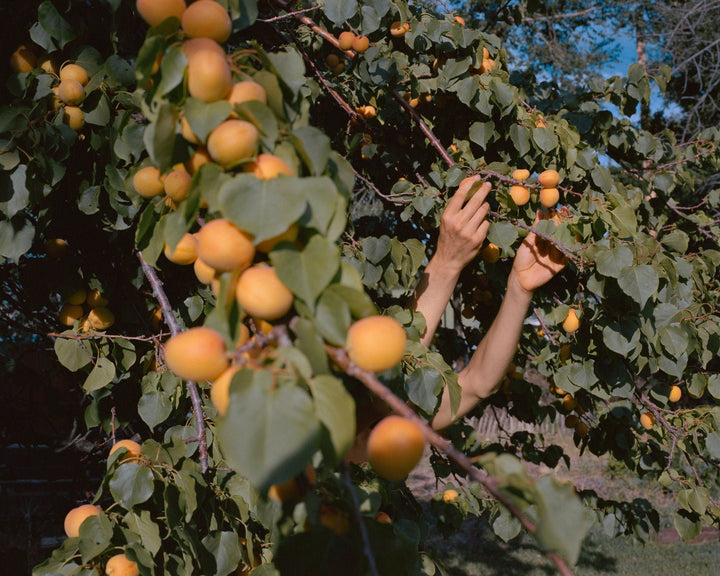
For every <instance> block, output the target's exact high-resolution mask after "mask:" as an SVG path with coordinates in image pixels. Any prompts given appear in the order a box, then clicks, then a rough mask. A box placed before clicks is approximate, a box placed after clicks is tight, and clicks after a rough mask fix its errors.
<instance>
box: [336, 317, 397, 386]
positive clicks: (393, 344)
mask: <svg viewBox="0 0 720 576" xmlns="http://www.w3.org/2000/svg"><path fill="white" fill-rule="evenodd" d="M406 341H407V335H406V334H405V329H404V328H403V327H402V325H401V324H400V323H399V322H398V321H397V320H395V319H394V318H391V317H390V316H368V317H367V318H363V319H361V320H358V321H357V322H355V323H353V324H352V326H350V328H349V329H348V332H347V340H346V342H345V347H346V348H347V352H348V356H349V357H350V360H352V361H353V362H354V363H355V364H357V366H358V367H360V368H362V369H363V370H370V371H372V372H382V371H383V370H389V369H390V368H392V367H393V366H395V365H396V364H397V363H398V362H400V360H402V357H403V354H404V353H405V343H406Z"/></svg>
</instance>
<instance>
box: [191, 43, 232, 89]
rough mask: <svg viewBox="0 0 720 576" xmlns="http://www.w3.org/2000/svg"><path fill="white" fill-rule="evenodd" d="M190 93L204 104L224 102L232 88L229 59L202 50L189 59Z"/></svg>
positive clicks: (211, 51)
mask: <svg viewBox="0 0 720 576" xmlns="http://www.w3.org/2000/svg"><path fill="white" fill-rule="evenodd" d="M187 85H188V92H190V96H192V97H193V98H199V99H200V100H202V101H203V102H216V101H217V100H223V99H224V98H225V97H226V96H227V95H228V94H229V93H230V89H231V88H232V74H231V72H230V65H229V64H228V61H227V57H226V56H225V55H224V54H218V53H217V52H215V51H214V50H209V49H202V50H199V51H197V52H196V53H195V54H193V55H192V57H190V58H188V72H187Z"/></svg>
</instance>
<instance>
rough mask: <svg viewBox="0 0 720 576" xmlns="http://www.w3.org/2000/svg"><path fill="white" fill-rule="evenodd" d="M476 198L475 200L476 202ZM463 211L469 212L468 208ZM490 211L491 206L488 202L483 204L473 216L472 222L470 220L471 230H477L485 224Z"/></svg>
mask: <svg viewBox="0 0 720 576" xmlns="http://www.w3.org/2000/svg"><path fill="white" fill-rule="evenodd" d="M478 194H479V193H478ZM474 199H475V198H473V200H474ZM463 210H467V206H466V207H465V208H463ZM489 211H490V204H488V203H487V202H483V203H482V204H481V205H480V207H479V208H478V209H477V210H476V211H475V213H474V214H473V215H472V217H471V218H470V220H468V226H470V229H471V230H475V229H476V228H478V226H480V224H482V223H483V221H484V220H485V218H486V217H487V215H488V212H489Z"/></svg>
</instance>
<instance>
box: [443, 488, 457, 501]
mask: <svg viewBox="0 0 720 576" xmlns="http://www.w3.org/2000/svg"><path fill="white" fill-rule="evenodd" d="M458 496H459V494H458V493H457V490H453V489H452V488H449V489H447V490H445V492H443V502H454V501H455V500H456V499H457V497H458Z"/></svg>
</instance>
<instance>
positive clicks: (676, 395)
mask: <svg viewBox="0 0 720 576" xmlns="http://www.w3.org/2000/svg"><path fill="white" fill-rule="evenodd" d="M681 397H682V390H681V389H680V386H670V395H669V396H668V400H670V402H677V401H678V400H680V398H681Z"/></svg>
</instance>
